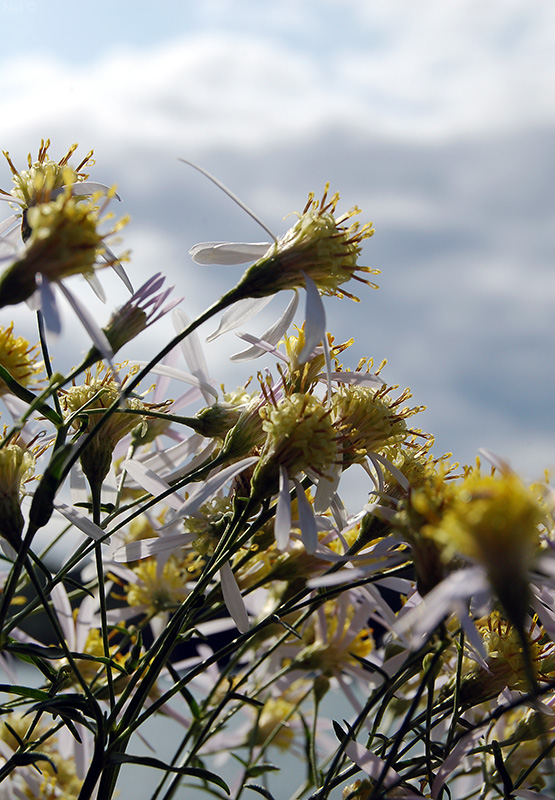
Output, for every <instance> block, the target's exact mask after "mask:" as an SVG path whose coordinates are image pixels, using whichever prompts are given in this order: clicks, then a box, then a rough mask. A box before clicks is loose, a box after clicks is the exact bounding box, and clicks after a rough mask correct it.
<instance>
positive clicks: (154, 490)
mask: <svg viewBox="0 0 555 800" xmlns="http://www.w3.org/2000/svg"><path fill="white" fill-rule="evenodd" d="M122 469H125V470H126V471H127V472H128V473H129V474H130V475H131V477H132V478H133V480H135V481H137V483H138V484H139V486H142V487H143V489H145V490H146V491H147V492H150V494H151V495H152V496H153V497H157V496H158V495H159V494H163V493H164V492H167V491H168V489H170V488H171V487H170V485H169V483H166V481H165V480H163V479H162V478H160V477H159V476H158V475H157V474H156V473H155V472H153V471H152V470H151V469H149V468H148V467H147V466H145V464H143V463H141V462H140V461H136V460H134V459H129V460H128V461H124V462H123V464H122ZM164 499H165V502H166V503H167V504H168V505H169V506H171V508H173V509H175V510H177V509H179V508H181V506H182V505H183V498H182V497H181V495H180V494H179V493H178V492H173V493H172V494H169V495H168V496H167V497H166V498H164Z"/></svg>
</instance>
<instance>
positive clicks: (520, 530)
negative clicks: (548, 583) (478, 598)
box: [429, 470, 545, 631]
mask: <svg viewBox="0 0 555 800" xmlns="http://www.w3.org/2000/svg"><path fill="white" fill-rule="evenodd" d="M544 519H545V511H544V510H543V509H542V507H541V505H540V503H539V501H538V498H537V497H536V495H535V494H534V493H533V492H532V491H530V490H529V489H527V488H526V487H525V486H524V484H523V483H522V481H521V480H520V478H519V477H518V476H517V475H516V474H515V473H514V472H512V471H508V470H507V471H505V472H503V473H502V474H501V475H500V476H498V477H497V476H494V475H490V476H484V475H481V474H480V471H479V470H473V471H472V472H470V473H469V474H468V475H467V476H466V477H465V479H464V480H463V481H462V482H461V483H460V484H459V485H458V486H457V494H456V498H455V500H454V501H453V503H452V504H451V506H450V508H449V509H448V510H447V512H446V514H445V515H444V516H443V517H442V519H441V520H440V521H439V523H438V524H437V525H436V526H434V527H432V528H430V529H429V534H430V536H432V537H433V538H434V539H436V541H438V542H439V543H440V544H441V545H443V546H444V547H445V553H444V558H445V559H449V558H451V557H453V556H454V555H455V554H459V555H462V556H465V557H467V558H470V559H472V560H474V561H478V562H479V563H481V564H483V566H484V568H485V570H486V572H487V575H488V578H489V580H490V582H491V585H492V588H493V590H494V592H495V594H496V595H497V597H498V599H499V601H500V603H501V604H502V606H503V608H504V609H505V612H506V614H507V616H508V618H509V620H510V621H511V622H512V623H513V624H514V625H515V626H516V627H517V629H518V630H519V631H522V625H523V622H524V617H525V615H526V613H527V609H528V601H529V599H530V598H529V588H528V571H529V569H530V568H531V566H532V563H533V560H534V557H535V556H536V555H537V551H538V549H539V545H540V532H539V525H540V524H541V523H542V522H543V521H544Z"/></svg>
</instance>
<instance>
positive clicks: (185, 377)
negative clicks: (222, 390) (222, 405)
mask: <svg viewBox="0 0 555 800" xmlns="http://www.w3.org/2000/svg"><path fill="white" fill-rule="evenodd" d="M129 363H130V364H138V365H139V366H140V367H144V366H146V365H147V364H148V361H130V362H129ZM150 372H152V373H153V374H154V375H165V376H167V377H168V378H175V379H176V380H178V381H182V382H183V383H189V384H190V385H191V386H196V387H197V388H199V389H200V390H201V391H202V392H203V393H204V392H209V393H210V394H211V395H213V396H214V397H216V398H217V397H218V392H217V391H216V389H214V387H213V386H210V384H208V383H205V382H204V381H200V380H199V379H198V378H196V377H195V376H194V375H191V374H189V373H188V372H183V370H181V369H176V367H170V366H168V365H167V364H157V365H156V366H154V367H152V368H151V369H150Z"/></svg>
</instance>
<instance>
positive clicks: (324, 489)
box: [314, 464, 341, 514]
mask: <svg viewBox="0 0 555 800" xmlns="http://www.w3.org/2000/svg"><path fill="white" fill-rule="evenodd" d="M340 478H341V465H340V464H331V465H330V466H329V467H328V469H327V470H326V472H325V474H324V475H322V476H320V477H319V478H318V486H317V489H316V494H315V495H314V511H316V513H317V514H323V513H324V511H327V510H328V508H329V507H330V506H331V504H332V500H333V498H334V496H335V493H336V491H337V487H338V486H339V479H340Z"/></svg>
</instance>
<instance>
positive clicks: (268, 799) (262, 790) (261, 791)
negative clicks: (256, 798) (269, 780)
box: [245, 783, 276, 800]
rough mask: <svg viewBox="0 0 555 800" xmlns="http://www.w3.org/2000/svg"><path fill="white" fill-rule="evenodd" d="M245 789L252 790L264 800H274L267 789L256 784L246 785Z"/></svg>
mask: <svg viewBox="0 0 555 800" xmlns="http://www.w3.org/2000/svg"><path fill="white" fill-rule="evenodd" d="M245 789H252V791H253V792H257V793H258V794H261V795H262V797H265V798H266V800H276V798H275V797H274V795H273V794H272V793H271V792H270V790H269V789H265V788H264V787H263V786H259V785H258V784H257V783H246V784H245Z"/></svg>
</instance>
